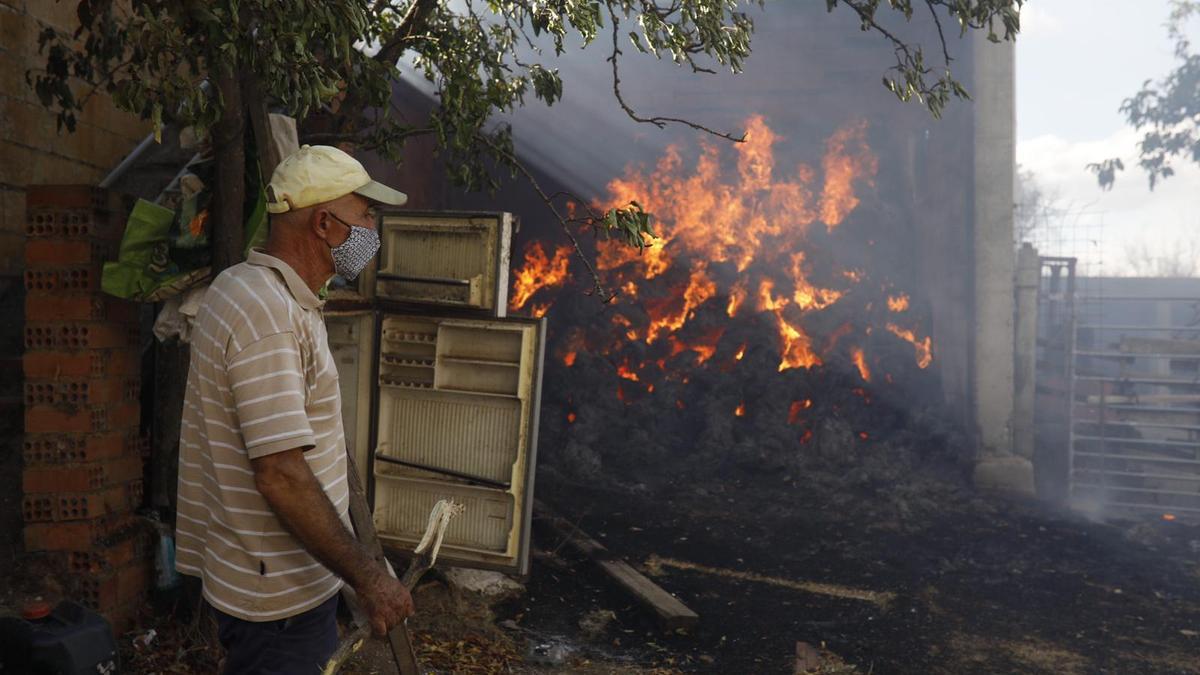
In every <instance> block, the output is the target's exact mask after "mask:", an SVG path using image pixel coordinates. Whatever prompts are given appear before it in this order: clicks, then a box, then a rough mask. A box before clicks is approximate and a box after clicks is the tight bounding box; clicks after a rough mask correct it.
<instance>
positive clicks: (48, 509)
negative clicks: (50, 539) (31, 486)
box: [21, 495, 57, 523]
mask: <svg viewBox="0 0 1200 675" xmlns="http://www.w3.org/2000/svg"><path fill="white" fill-rule="evenodd" d="M55 502H56V500H55V498H54V495H25V496H24V497H22V498H21V516H22V517H23V518H24V519H25V522H27V523H40V522H50V521H53V520H54V517H55V515H56V506H57V504H56V503H55Z"/></svg>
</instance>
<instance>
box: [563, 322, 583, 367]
mask: <svg viewBox="0 0 1200 675" xmlns="http://www.w3.org/2000/svg"><path fill="white" fill-rule="evenodd" d="M583 348H584V339H583V329H581V328H579V327H575V328H572V329H571V330H570V332H568V333H567V338H566V340H563V344H562V347H561V348H560V349H561V352H560V354H561V357H562V362H563V365H564V366H566V367H568V368H570V367H571V366H574V365H575V357H576V356H578V354H579V350H581V349H583Z"/></svg>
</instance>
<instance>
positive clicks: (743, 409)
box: [733, 401, 746, 417]
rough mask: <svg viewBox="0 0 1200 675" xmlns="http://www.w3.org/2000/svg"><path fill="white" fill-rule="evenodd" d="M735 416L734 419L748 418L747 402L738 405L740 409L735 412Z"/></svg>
mask: <svg viewBox="0 0 1200 675" xmlns="http://www.w3.org/2000/svg"><path fill="white" fill-rule="evenodd" d="M733 415H734V417H745V416H746V402H745V401H742V402H741V403H739V404H738V407H737V408H735V409H734V410H733Z"/></svg>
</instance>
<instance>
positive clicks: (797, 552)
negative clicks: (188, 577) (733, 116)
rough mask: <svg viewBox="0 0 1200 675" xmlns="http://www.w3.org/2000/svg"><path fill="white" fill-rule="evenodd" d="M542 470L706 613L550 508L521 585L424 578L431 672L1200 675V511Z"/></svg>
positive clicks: (737, 478) (195, 633)
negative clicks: (613, 559)
mask: <svg viewBox="0 0 1200 675" xmlns="http://www.w3.org/2000/svg"><path fill="white" fill-rule="evenodd" d="M539 480H540V481H541V482H540V484H539V487H538V490H539V497H540V498H541V499H542V500H544V501H546V502H548V503H549V504H551V505H552V506H554V507H555V508H556V509H557V510H558V511H559V513H560V514H561V515H563V516H565V517H567V518H568V519H569V520H571V521H572V522H575V523H577V524H578V526H579V528H580V529H582V530H583V531H585V532H586V533H588V534H589V535H590V536H592V537H593V538H595V539H597V540H599V541H601V542H603V543H604V544H605V545H606V546H607V547H608V548H609V549H610V551H611V552H612V553H613V554H615V555H617V556H620V557H623V558H625V559H626V560H628V561H629V562H630V563H631V564H633V565H634V566H635V567H638V568H640V569H642V570H643V571H644V572H646V573H647V574H648V575H650V576H651V577H652V578H654V579H655V580H656V581H657V582H658V583H659V584H661V585H662V586H663V587H664V588H666V589H667V590H668V591H670V592H672V593H674V594H676V595H677V596H678V597H679V598H680V599H681V600H682V601H683V602H684V603H686V604H687V605H688V606H689V607H691V608H692V609H693V610H695V611H696V612H698V613H699V615H700V617H701V619H700V625H699V627H698V628H697V629H696V630H695V631H694V632H692V633H690V634H689V633H676V634H664V633H663V632H662V631H660V630H659V629H658V627H657V626H656V625H655V623H654V621H653V619H652V615H651V614H650V613H649V612H647V611H646V610H645V609H643V608H642V607H640V606H638V605H637V603H636V602H635V601H634V600H633V599H632V598H630V597H629V596H627V595H625V594H624V593H622V592H620V591H618V590H616V589H615V588H614V587H613V585H612V584H611V583H610V582H609V580H608V579H606V578H605V577H603V576H602V575H601V574H600V573H599V572H598V571H597V569H596V567H595V566H594V565H593V564H592V563H591V562H590V561H587V560H585V559H582V558H580V557H579V556H577V555H576V554H574V553H573V551H572V550H571V548H570V547H569V546H565V545H564V543H563V542H562V541H561V539H560V538H559V537H558V535H556V534H554V533H553V532H552V531H551V530H550V528H546V527H541V526H538V524H537V523H536V522H535V530H534V534H535V537H534V545H535V550H534V555H533V569H532V573H531V575H530V577H529V579H528V580H527V583H526V588H525V591H524V593H523V594H522V595H521V596H519V597H517V598H515V599H511V600H508V601H506V602H504V603H502V604H500V605H498V606H496V607H489V606H488V605H487V604H485V603H482V602H481V601H479V600H478V599H477V598H475V597H474V596H467V595H463V594H462V593H459V592H457V591H455V590H452V589H451V588H450V587H448V586H447V585H446V584H445V583H444V582H443V581H442V580H440V579H439V577H438V576H437V575H435V576H433V577H431V578H429V579H428V580H427V582H426V583H423V584H422V586H421V587H420V589H419V591H418V593H417V595H416V599H417V606H418V610H419V616H418V617H417V618H416V619H414V621H413V622H412V627H413V629H414V633H415V638H416V644H417V650H418V654H419V655H420V657H421V660H422V663H423V664H424V665H425V666H426V669H427V672H429V673H439V674H450V673H462V674H475V673H504V672H511V673H539V674H549V673H585V674H595V675H599V674H602V673H654V674H660V673H676V672H697V673H723V674H724V673H738V674H741V673H755V674H757V673H764V674H765V673H793V672H795V663H796V654H797V649H798V647H797V643H802V644H801V645H800V650H801V652H805V651H807V653H809V654H810V655H812V654H816V655H817V659H816V660H815V661H813V660H811V659H810V660H809V661H808V664H809V667H810V668H811V669H810V670H808V671H806V672H812V673H826V674H834V673H838V674H850V673H872V674H877V673H878V674H886V673H922V674H923V673H946V674H950V673H953V674H960V673H1022V674H1025V673H1046V674H1050V673H1053V674H1055V675H1074V674H1078V675H1092V674H1098V673H1114V674H1116V673H1120V674H1122V675H1124V674H1130V673H1133V674H1136V673H1147V674H1149V673H1154V674H1156V675H1157V674H1169V673H1200V659H1197V658H1196V654H1197V653H1200V526H1196V525H1188V524H1185V523H1183V522H1179V521H1175V522H1166V521H1163V520H1146V521H1144V522H1141V523H1116V524H1103V523H1095V522H1089V521H1086V520H1083V519H1081V518H1079V517H1077V516H1073V515H1069V514H1062V513H1056V512H1054V511H1052V510H1049V509H1047V508H1046V507H1044V506H1041V505H1038V504H1034V503H1017V502H1011V501H1005V500H997V499H992V498H983V497H980V496H979V495H976V494H974V493H973V492H972V491H970V490H968V489H965V488H964V487H962V486H961V485H959V484H957V483H955V482H954V481H942V480H940V479H935V478H930V479H928V480H925V479H919V480H906V481H901V482H895V483H887V482H875V483H869V482H868V483H860V484H857V486H856V487H854V488H847V487H845V486H844V485H842V486H841V487H839V489H837V490H830V489H826V488H823V487H818V486H822V485H824V486H829V485H834V484H836V483H837V481H835V480H833V479H831V478H829V477H822V476H815V475H813V476H808V477H804V476H800V475H791V476H789V475H781V474H779V473H777V472H776V473H771V474H762V475H751V474H747V473H746V472H745V471H729V472H724V473H721V474H720V476H719V477H718V476H716V475H708V476H705V475H701V476H694V475H693V476H688V475H682V474H681V475H679V476H677V477H676V478H674V479H672V480H669V481H666V482H663V483H658V484H653V485H642V484H632V483H631V484H627V485H621V486H612V485H609V486H603V485H600V484H597V483H589V484H580V483H574V482H571V481H569V480H566V479H564V478H563V477H561V476H558V475H555V474H553V472H550V473H548V474H547V475H546V476H544V477H541V478H539ZM806 480H807V482H806ZM8 578H9V580H10V581H12V580H13V578H12V577H8ZM26 581H28V580H26ZM22 583H23V584H24V585H27V584H25V582H22ZM10 586H11V584H10ZM150 629H153V630H155V639H154V640H153V641H152V642H151V646H150V648H138V647H137V646H136V645H135V643H136V640H137V638H139V637H142V636H145V635H146V633H147V631H148V630H150ZM120 645H121V649H122V654H123V659H124V664H125V669H124V671H123V672H130V673H181V674H182V673H213V672H217V667H218V663H219V658H220V651H219V649H218V648H217V647H216V645H215V644H214V643H213V642H212V640H211V637H209V635H208V634H206V632H205V630H204V628H203V626H202V624H201V623H200V622H197V621H196V620H195V619H194V617H193V616H192V614H191V612H190V611H189V608H188V607H187V603H186V602H184V601H182V600H181V599H180V598H178V597H176V598H171V597H167V598H157V599H156V600H155V601H154V603H153V604H152V605H150V606H148V607H147V610H146V612H145V613H144V614H143V616H142V617H141V621H140V624H139V626H138V628H137V629H135V630H134V631H131V632H130V633H127V634H125V635H122V636H121V638H120ZM344 672H353V673H372V672H386V671H383V670H381V669H379V668H375V667H372V665H371V662H369V661H365V662H364V661H363V660H360V661H359V662H358V663H357V665H356V667H355V668H353V669H351V670H348V671H344Z"/></svg>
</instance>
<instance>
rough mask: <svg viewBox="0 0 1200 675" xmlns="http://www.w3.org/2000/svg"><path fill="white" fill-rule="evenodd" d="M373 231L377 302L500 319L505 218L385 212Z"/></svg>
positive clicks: (508, 228) (504, 302)
mask: <svg viewBox="0 0 1200 675" xmlns="http://www.w3.org/2000/svg"><path fill="white" fill-rule="evenodd" d="M379 227H380V235H381V236H382V239H383V248H382V250H381V252H380V254H379V266H378V269H377V270H374V272H373V274H374V278H373V279H367V280H364V283H367V284H370V285H371V286H373V290H374V294H375V296H376V297H377V298H380V299H383V300H387V301H392V302H402V303H414V304H420V305H427V306H431V307H454V308H465V309H472V310H480V311H483V312H484V313H486V314H487V315H489V316H495V317H503V316H505V314H506V312H507V309H508V267H509V257H510V254H511V249H510V247H511V241H512V233H513V217H512V215H511V214H508V213H469V212H453V211H439V212H421V211H385V212H383V213H382V215H381V216H380V225H379Z"/></svg>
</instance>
